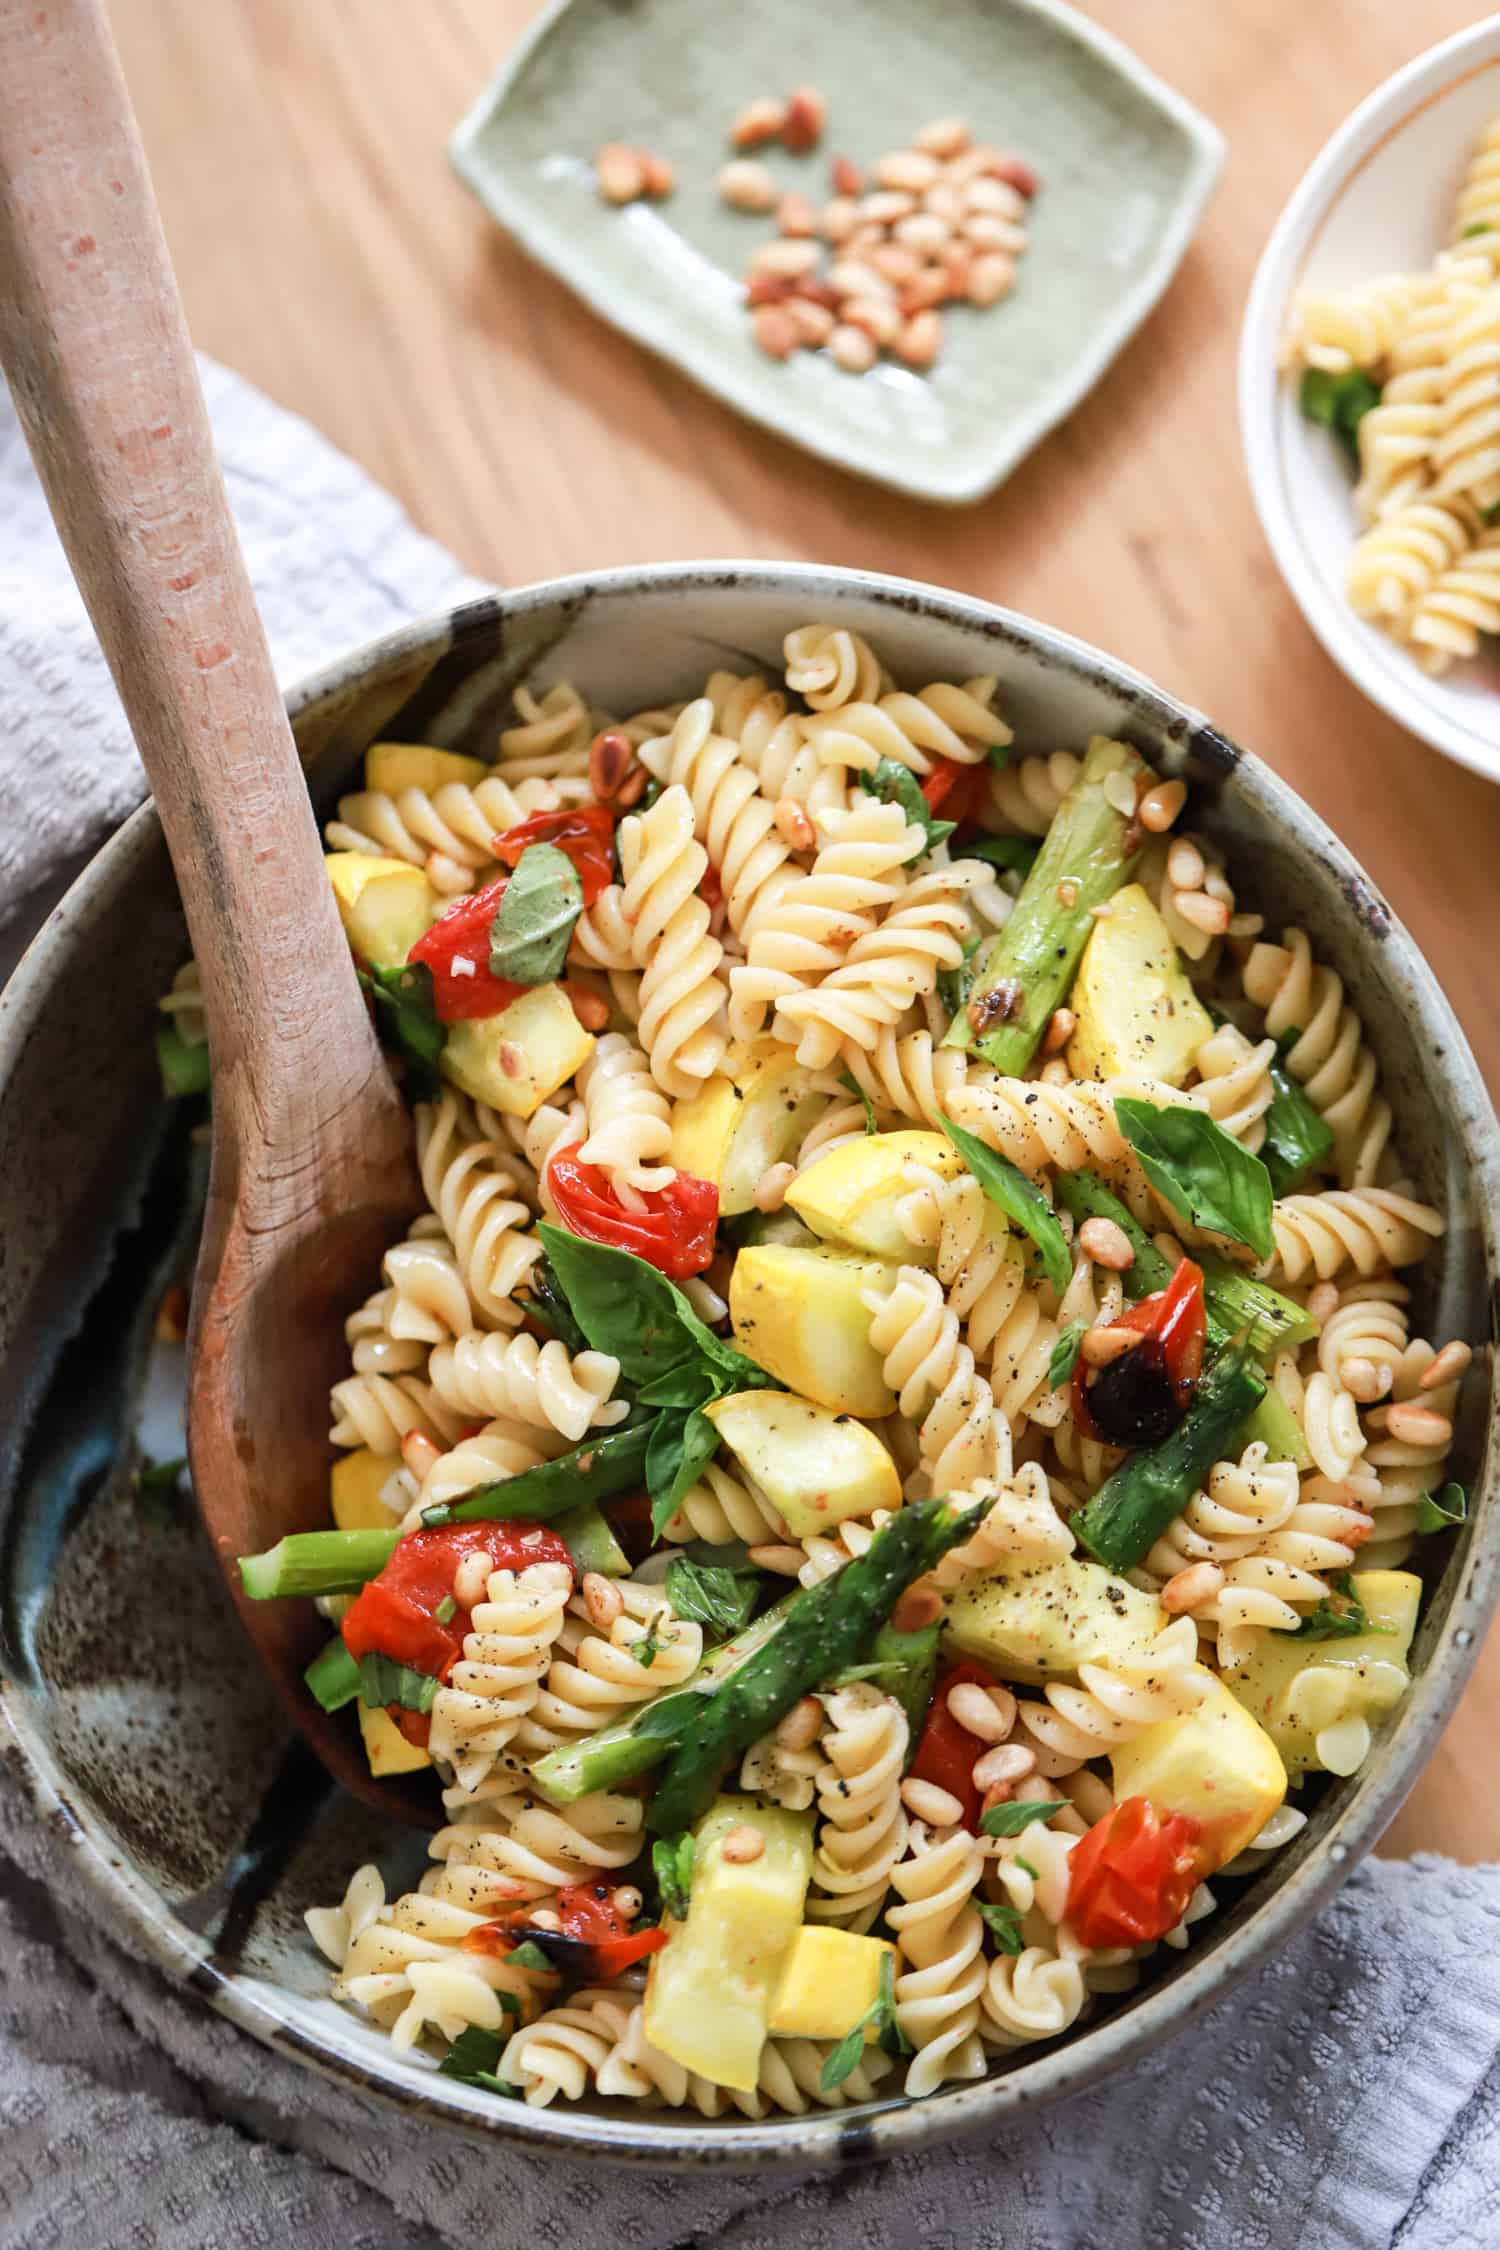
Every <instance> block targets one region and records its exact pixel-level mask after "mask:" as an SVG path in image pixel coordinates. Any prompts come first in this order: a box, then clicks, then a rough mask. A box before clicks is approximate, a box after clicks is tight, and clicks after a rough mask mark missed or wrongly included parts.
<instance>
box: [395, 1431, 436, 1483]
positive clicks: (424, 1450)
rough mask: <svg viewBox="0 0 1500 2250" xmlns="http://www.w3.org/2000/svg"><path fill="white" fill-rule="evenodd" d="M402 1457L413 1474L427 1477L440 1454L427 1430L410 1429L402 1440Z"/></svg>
mask: <svg viewBox="0 0 1500 2250" xmlns="http://www.w3.org/2000/svg"><path fill="white" fill-rule="evenodd" d="M401 1458H402V1460H403V1461H404V1462H405V1463H406V1466H407V1467H408V1468H409V1469H410V1471H411V1473H412V1475H413V1476H415V1477H425V1476H426V1474H427V1472H428V1470H429V1469H430V1468H431V1467H432V1464H433V1462H434V1461H436V1460H438V1459H439V1458H440V1455H439V1453H438V1449H437V1447H436V1446H435V1445H434V1444H433V1442H432V1440H431V1438H430V1437H429V1436H428V1435H427V1433H426V1431H425V1430H408V1431H407V1433H406V1435H405V1437H404V1438H403V1439H402V1440H401Z"/></svg>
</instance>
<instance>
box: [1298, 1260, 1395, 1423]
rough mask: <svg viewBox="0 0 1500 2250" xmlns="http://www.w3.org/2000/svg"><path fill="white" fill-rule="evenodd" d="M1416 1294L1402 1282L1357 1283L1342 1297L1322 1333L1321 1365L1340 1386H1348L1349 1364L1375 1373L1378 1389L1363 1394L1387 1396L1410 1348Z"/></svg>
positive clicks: (1342, 1292)
mask: <svg viewBox="0 0 1500 2250" xmlns="http://www.w3.org/2000/svg"><path fill="white" fill-rule="evenodd" d="M1410 1295H1411V1292H1410V1291H1409V1290H1408V1289H1406V1288H1405V1287H1404V1286H1403V1284H1402V1283H1401V1282H1399V1281H1384V1280H1376V1281H1356V1282H1353V1283H1351V1284H1350V1285H1349V1286H1348V1287H1347V1288H1345V1289H1343V1290H1341V1291H1340V1293H1339V1301H1338V1304H1337V1305H1336V1306H1335V1308H1334V1310H1333V1311H1332V1312H1331V1313H1330V1314H1329V1315H1328V1317H1327V1319H1326V1320H1325V1321H1324V1323H1323V1326H1322V1328H1321V1330H1320V1331H1319V1334H1318V1365H1319V1367H1321V1368H1322V1370H1323V1373H1324V1374H1325V1375H1327V1376H1329V1377H1330V1378H1331V1379H1332V1380H1333V1381H1334V1382H1335V1383H1339V1384H1342V1383H1343V1382H1344V1370H1345V1368H1346V1367H1347V1366H1348V1365H1349V1363H1350V1361H1351V1360H1352V1361H1355V1362H1362V1363H1363V1367H1364V1368H1373V1369H1374V1370H1375V1380H1376V1383H1377V1384H1378V1386H1379V1387H1378V1389H1377V1390H1376V1391H1375V1392H1373V1393H1371V1392H1370V1391H1362V1392H1361V1394H1360V1395H1361V1397H1362V1398H1363V1399H1364V1400H1365V1402H1366V1403H1367V1404H1368V1403H1369V1401H1370V1399H1371V1397H1372V1396H1374V1397H1378V1396H1379V1395H1380V1392H1381V1391H1388V1390H1389V1389H1390V1387H1391V1384H1392V1382H1393V1381H1394V1379H1395V1374H1396V1370H1397V1368H1398V1367H1399V1366H1400V1364H1401V1359H1402V1355H1403V1353H1404V1352H1405V1350H1406V1343H1407V1315H1406V1309H1405V1308H1406V1305H1407V1302H1408V1300H1409V1298H1410Z"/></svg>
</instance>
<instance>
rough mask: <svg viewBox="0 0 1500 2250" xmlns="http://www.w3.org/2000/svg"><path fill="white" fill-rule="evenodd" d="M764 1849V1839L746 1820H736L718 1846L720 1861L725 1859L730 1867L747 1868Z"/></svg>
mask: <svg viewBox="0 0 1500 2250" xmlns="http://www.w3.org/2000/svg"><path fill="white" fill-rule="evenodd" d="M765 1848H766V1839H765V1837H764V1836H763V1835H762V1834H761V1832H760V1830H759V1829H758V1828H752V1827H751V1825H750V1823H749V1821H748V1820H737V1821H736V1822H735V1824H734V1826H733V1828H731V1829H730V1830H729V1832H728V1834H727V1835H726V1836H725V1838H724V1841H723V1843H722V1844H720V1846H719V1857H720V1859H727V1860H728V1862H729V1864H730V1866H731V1867H748V1866H749V1865H750V1862H751V1861H752V1860H755V1859H759V1858H760V1855H761V1853H762V1852H763V1851H764V1850H765Z"/></svg>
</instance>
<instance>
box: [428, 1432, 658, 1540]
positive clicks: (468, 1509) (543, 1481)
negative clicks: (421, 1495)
mask: <svg viewBox="0 0 1500 2250" xmlns="http://www.w3.org/2000/svg"><path fill="white" fill-rule="evenodd" d="M654 1421H655V1416H654V1415H642V1416H641V1418H640V1419H639V1420H636V1419H634V1418H632V1419H631V1420H630V1421H628V1422H622V1423H621V1424H620V1426H619V1428H618V1429H614V1430H610V1431H608V1432H607V1433H606V1434H605V1435H604V1436H603V1437H588V1438H585V1439H584V1441H583V1443H582V1445H578V1446H575V1447H574V1448H573V1451H572V1452H571V1453H560V1454H559V1455H558V1457H557V1459H556V1460H555V1461H539V1462H538V1463H537V1465H536V1467H535V1468H534V1469H523V1470H522V1472H521V1474H520V1475H519V1476H518V1477H503V1478H502V1479H501V1480H500V1482H499V1483H498V1484H482V1485H480V1486H479V1488H478V1490H477V1491H474V1492H469V1493H466V1494H465V1495H464V1497H463V1499H462V1500H450V1501H449V1502H448V1503H447V1505H446V1506H444V1507H437V1508H426V1509H424V1510H423V1513H422V1521H423V1523H424V1524H426V1525H427V1526H428V1527H429V1529H430V1528H432V1527H434V1526H436V1525H438V1524H444V1523H475V1522H478V1521H481V1520H486V1521H487V1520H489V1519H491V1518H496V1517H501V1516H529V1517H530V1518H531V1520H532V1521H533V1522H534V1523H546V1522H548V1521H550V1519H551V1518H552V1517H553V1516H558V1515H561V1514H563V1512H564V1511H565V1510H566V1509H568V1508H572V1507H576V1505H577V1504H578V1502H579V1501H581V1500H603V1499H606V1498H608V1496H609V1494H610V1493H612V1492H623V1491H624V1490H625V1488H626V1487H627V1485H632V1484H639V1483H640V1482H641V1479H642V1476H643V1475H644V1472H645V1466H646V1445H647V1442H648V1440H649V1438H650V1436H651V1429H652V1425H653V1423H654Z"/></svg>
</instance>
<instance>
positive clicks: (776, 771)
mask: <svg viewBox="0 0 1500 2250" xmlns="http://www.w3.org/2000/svg"><path fill="white" fill-rule="evenodd" d="M705 693H706V694H707V696H708V699H709V701H710V702H711V703H712V705H713V707H714V724H715V726H716V727H717V728H718V731H719V732H720V734H723V735H727V736H728V737H729V739H730V741H731V742H733V743H734V744H735V745H736V747H737V748H738V750H739V754H740V756H741V758H742V759H743V760H744V762H745V764H746V765H747V766H749V768H750V770H751V772H752V773H753V774H754V775H755V777H756V779H757V781H758V782H759V784H760V792H761V795H762V796H763V797H765V798H767V799H768V800H769V802H770V803H771V804H773V805H775V804H778V803H779V802H780V801H781V799H782V798H789V799H790V800H791V802H792V803H793V804H794V805H800V806H801V807H802V809H803V811H804V812H806V813H808V814H810V815H812V816H813V817H816V815H817V814H818V813H820V812H829V811H832V810H835V809H837V810H842V808H843V807H844V806H845V805H846V804H847V803H848V799H849V788H848V783H847V781H846V779H845V777H844V775H843V773H842V772H841V771H840V770H839V768H838V767H836V766H825V765H823V764H821V763H820V762H819V758H818V753H817V748H816V746H815V745H814V744H813V743H811V742H809V741H808V739H807V736H806V734H805V732H804V730H803V725H802V721H801V719H800V718H799V717H798V716H797V714H796V713H795V712H794V711H791V710H789V709H788V707H787V699H786V697H785V696H784V695H783V694H782V692H781V690H780V689H779V688H772V687H769V686H768V685H767V683H766V681H764V680H763V679H760V678H758V677H756V676H754V675H751V676H749V677H745V678H742V677H740V676H739V675H738V674H736V673H733V672H712V673H710V675H709V679H708V686H707V688H706V690H705Z"/></svg>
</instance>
